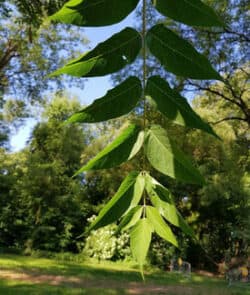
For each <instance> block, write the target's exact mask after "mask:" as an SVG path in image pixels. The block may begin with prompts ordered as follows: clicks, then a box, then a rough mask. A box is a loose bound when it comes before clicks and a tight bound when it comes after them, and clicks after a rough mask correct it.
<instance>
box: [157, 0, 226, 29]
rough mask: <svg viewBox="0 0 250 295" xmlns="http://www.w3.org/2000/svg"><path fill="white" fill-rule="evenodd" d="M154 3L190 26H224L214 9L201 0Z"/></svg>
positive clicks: (171, 0) (158, 0)
mask: <svg viewBox="0 0 250 295" xmlns="http://www.w3.org/2000/svg"><path fill="white" fill-rule="evenodd" d="M152 3H153V5H154V6H155V8H156V9H157V10H158V11H159V12H161V13H162V14H164V15H165V16H167V17H170V18H172V19H174V20H176V21H179V22H182V23H184V24H187V25H190V26H205V27H212V26H217V27H223V26H224V24H223V22H222V21H221V20H220V18H219V17H218V16H217V15H216V13H215V12H214V10H213V9H212V8H211V7H209V6H208V5H206V4H204V3H203V2H201V1H200V0H152Z"/></svg>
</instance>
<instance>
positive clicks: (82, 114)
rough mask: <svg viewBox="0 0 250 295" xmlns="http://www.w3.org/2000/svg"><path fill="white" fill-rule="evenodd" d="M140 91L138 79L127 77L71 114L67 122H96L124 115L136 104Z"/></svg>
mask: <svg viewBox="0 0 250 295" xmlns="http://www.w3.org/2000/svg"><path fill="white" fill-rule="evenodd" d="M141 92H142V87H141V82H140V80H139V79H138V78H136V77H129V78H128V79H127V80H125V81H124V82H123V83H121V84H120V85H118V86H116V87H115V88H113V89H111V90H109V91H108V92H107V94H106V95H105V96H103V97H101V98H99V99H97V100H95V101H94V102H93V103H92V104H91V105H90V106H88V107H87V108H85V109H83V110H81V111H79V112H77V113H75V114H73V115H72V116H71V117H70V118H69V119H68V120H67V122H69V123H75V122H80V123H96V122H102V121H106V120H110V119H113V118H117V117H119V116H122V115H125V114H127V113H129V112H130V111H131V110H133V108H134V107H135V106H136V105H137V103H138V101H139V100H140V98H141Z"/></svg>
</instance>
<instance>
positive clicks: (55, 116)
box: [1, 96, 91, 252]
mask: <svg viewBox="0 0 250 295" xmlns="http://www.w3.org/2000/svg"><path fill="white" fill-rule="evenodd" d="M77 108H79V103H78V102H77V101H76V100H72V99H71V100H70V101H69V100H68V99H66V98H64V97H62V96H57V97H55V98H54V99H53V100H52V101H51V102H50V103H49V104H48V106H46V108H45V111H44V116H45V118H47V119H46V120H44V121H43V122H40V123H38V124H37V126H36V127H35V129H34V131H33V134H32V137H31V140H30V144H29V147H28V149H27V150H26V151H25V160H24V161H23V163H22V165H21V171H20V173H18V170H15V169H14V171H13V170H12V171H11V170H7V168H5V172H4V173H3V175H2V177H5V178H6V179H7V176H8V178H9V179H10V180H11V179H13V177H14V176H15V175H16V177H15V178H14V180H13V183H12V184H13V187H12V188H11V190H9V191H8V190H7V189H6V190H7V191H8V194H7V196H6V198H5V199H3V200H2V201H3V203H2V206H1V212H7V213H8V214H9V215H8V214H7V213H6V214H1V218H3V219H4V220H3V223H2V224H3V228H2V231H3V232H6V233H9V235H11V237H12V240H11V239H10V238H9V239H8V240H5V239H3V241H2V243H5V244H6V245H8V246H9V247H11V246H19V248H26V251H30V250H33V249H40V250H50V251H62V250H64V251H73V252H76V251H78V250H79V249H78V244H79V245H80V242H81V241H80V240H77V239H76V237H77V236H79V235H80V234H81V233H82V232H83V228H84V225H85V224H86V222H87V220H86V219H87V217H88V216H89V214H90V212H91V206H90V204H89V202H88V199H87V198H86V192H85V191H84V188H83V186H82V183H81V179H80V178H74V179H73V178H72V175H73V173H74V171H75V170H76V167H77V166H78V163H79V161H80V155H81V153H82V150H83V148H84V147H85V146H86V143H87V142H88V140H89V135H88V131H87V130H85V131H83V129H81V128H79V127H77V126H73V125H67V126H65V125H63V124H62V120H63V119H64V118H65V117H66V116H68V115H69V114H70V113H72V112H73V111H75V110H76V109H77ZM16 156H17V157H18V156H19V154H17V155H16ZM3 168H4V167H3ZM4 183H7V181H4ZM10 196H11V197H10ZM17 203H18V204H19V205H18V206H17ZM7 208H8V210H7ZM20 215H21V216H20ZM10 216H11V217H12V218H13V216H14V218H13V222H10V219H11V217H10ZM16 220H19V223H20V224H22V225H23V228H19V230H18V231H16V230H15V228H14V229H13V228H9V227H13V224H15V222H16ZM1 236H2V235H1ZM79 247H80V246H79Z"/></svg>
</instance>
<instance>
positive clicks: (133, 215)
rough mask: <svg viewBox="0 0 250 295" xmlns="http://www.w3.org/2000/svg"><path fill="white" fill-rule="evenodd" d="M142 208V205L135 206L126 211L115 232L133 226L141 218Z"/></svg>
mask: <svg viewBox="0 0 250 295" xmlns="http://www.w3.org/2000/svg"><path fill="white" fill-rule="evenodd" d="M142 209H143V207H142V206H136V207H134V208H133V209H131V210H130V211H128V213H127V214H126V215H125V216H124V217H123V219H122V221H121V223H120V224H119V226H118V229H117V232H120V231H121V230H128V229H129V228H131V227H133V226H134V225H135V224H136V223H137V221H138V220H139V219H140V218H141V214H142Z"/></svg>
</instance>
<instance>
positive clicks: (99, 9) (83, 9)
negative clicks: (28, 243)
mask: <svg viewBox="0 0 250 295" xmlns="http://www.w3.org/2000/svg"><path fill="white" fill-rule="evenodd" d="M138 2H139V0H126V1H120V0H73V1H69V2H67V3H66V4H64V6H63V7H62V9H61V10H59V11H58V12H57V13H55V14H54V15H52V16H51V17H50V19H51V20H54V21H57V22H61V23H66V24H72V25H77V26H85V27H98V26H106V25H112V24H115V23H117V22H120V21H121V20H122V19H124V18H125V17H126V16H127V15H128V14H129V13H130V12H132V11H133V10H134V9H135V8H136V6H137V4H138Z"/></svg>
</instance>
